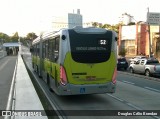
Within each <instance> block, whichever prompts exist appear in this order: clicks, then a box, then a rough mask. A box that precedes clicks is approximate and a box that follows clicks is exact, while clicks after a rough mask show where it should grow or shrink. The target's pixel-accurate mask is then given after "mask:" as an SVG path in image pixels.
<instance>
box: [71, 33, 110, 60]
mask: <svg viewBox="0 0 160 119" xmlns="http://www.w3.org/2000/svg"><path fill="white" fill-rule="evenodd" d="M69 37H70V47H71V55H72V59H73V60H74V61H76V62H80V63H100V62H105V61H107V60H108V59H109V57H110V54H111V46H112V32H111V31H107V32H105V33H101V34H100V33H97V34H93V33H92V34H91V33H90V34H87V33H85V34H84V33H77V32H75V31H74V30H69Z"/></svg>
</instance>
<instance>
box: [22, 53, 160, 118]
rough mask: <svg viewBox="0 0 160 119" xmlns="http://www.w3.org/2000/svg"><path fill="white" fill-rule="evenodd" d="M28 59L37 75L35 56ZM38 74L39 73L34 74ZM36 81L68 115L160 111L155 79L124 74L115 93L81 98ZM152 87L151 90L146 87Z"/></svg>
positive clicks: (121, 75) (119, 78)
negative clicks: (61, 92) (54, 91)
mask: <svg viewBox="0 0 160 119" xmlns="http://www.w3.org/2000/svg"><path fill="white" fill-rule="evenodd" d="M24 59H25V62H26V63H27V65H28V67H29V69H30V70H31V71H32V72H33V69H32V66H31V56H30V55H29V53H26V54H25V53H24ZM33 74H34V75H35V73H34V72H33ZM36 80H37V81H38V82H40V83H41V85H42V86H43V87H44V90H45V91H46V93H47V94H48V95H49V96H50V99H51V100H52V101H53V102H54V104H55V106H56V107H57V109H59V110H61V111H62V113H63V114H64V115H67V111H65V110H72V111H73V112H74V110H83V111H86V113H91V112H88V111H87V110H92V111H93V112H92V113H93V115H94V112H95V110H119V111H123V110H124V111H127V110H135V111H137V110H153V112H154V111H155V110H160V92H159V87H160V83H159V82H155V81H152V80H146V79H145V77H141V78H138V77H135V76H134V75H133V76H131V75H126V74H123V73H121V72H119V73H118V75H117V89H116V93H114V94H94V95H77V96H57V95H56V94H55V93H53V92H50V91H49V89H48V87H47V84H46V83H45V82H44V81H43V80H42V79H39V78H38V76H36ZM146 87H148V88H146ZM154 89H155V90H154ZM102 115H104V116H100V115H99V116H89V117H88V116H83V119H88V118H93V119H97V118H98V119H106V118H108V119H128V118H134V119H160V117H158V116H132V117H128V116H106V115H105V114H102ZM81 116H82V115H81V114H77V116H66V118H69V119H72V118H74V119H75V118H76V119H79V118H82V117H81Z"/></svg>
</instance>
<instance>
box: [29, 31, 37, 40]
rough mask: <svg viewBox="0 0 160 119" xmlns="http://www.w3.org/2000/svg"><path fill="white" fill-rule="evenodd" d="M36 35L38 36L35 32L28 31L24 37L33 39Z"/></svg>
mask: <svg viewBox="0 0 160 119" xmlns="http://www.w3.org/2000/svg"><path fill="white" fill-rule="evenodd" d="M37 37H38V36H37V35H36V34H35V33H33V32H31V33H28V34H27V36H26V39H27V40H31V41H33V40H34V39H36V38H37Z"/></svg>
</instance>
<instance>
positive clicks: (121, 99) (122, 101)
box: [107, 94, 124, 102]
mask: <svg viewBox="0 0 160 119" xmlns="http://www.w3.org/2000/svg"><path fill="white" fill-rule="evenodd" d="M107 95H109V96H111V97H112V98H115V99H117V100H119V101H121V102H123V101H124V100H122V99H120V98H118V97H116V96H113V95H112V94H107Z"/></svg>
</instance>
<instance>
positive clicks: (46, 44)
mask: <svg viewBox="0 0 160 119" xmlns="http://www.w3.org/2000/svg"><path fill="white" fill-rule="evenodd" d="M45 58H48V40H47V41H45Z"/></svg>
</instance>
